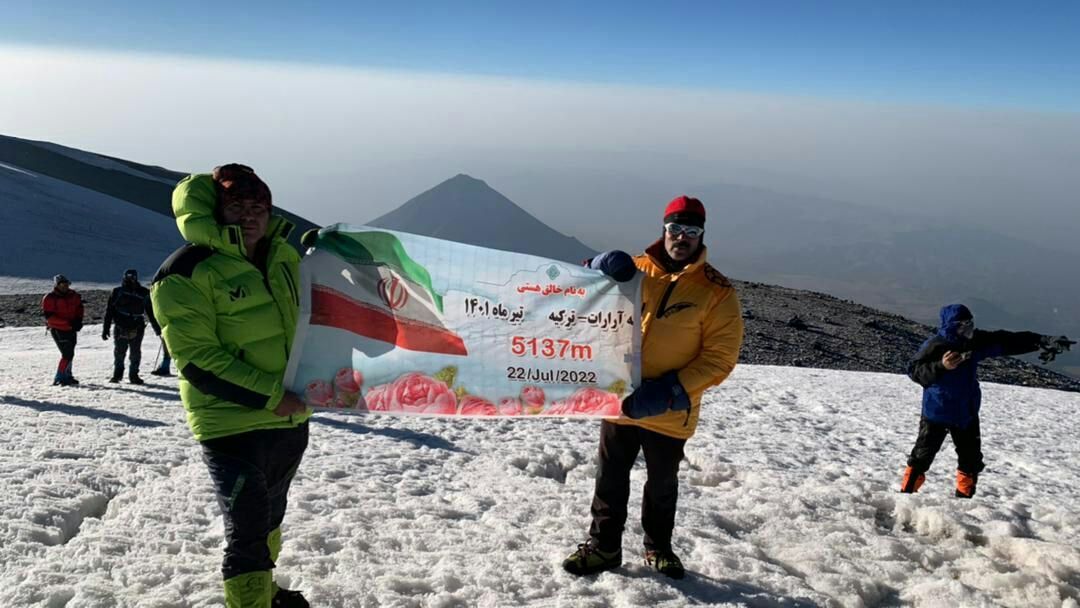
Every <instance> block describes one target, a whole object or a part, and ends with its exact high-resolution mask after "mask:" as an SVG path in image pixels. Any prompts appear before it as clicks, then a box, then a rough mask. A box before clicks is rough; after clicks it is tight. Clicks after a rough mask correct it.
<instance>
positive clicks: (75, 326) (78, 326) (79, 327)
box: [71, 320, 82, 333]
mask: <svg viewBox="0 0 1080 608" xmlns="http://www.w3.org/2000/svg"><path fill="white" fill-rule="evenodd" d="M71 329H73V330H75V333H79V332H80V331H82V321H81V320H80V321H72V322H71Z"/></svg>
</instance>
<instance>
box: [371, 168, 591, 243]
mask: <svg viewBox="0 0 1080 608" xmlns="http://www.w3.org/2000/svg"><path fill="white" fill-rule="evenodd" d="M368 224H370V225H372V226H378V227H381V228H390V229H392V230H401V231H404V232H411V233H413V234H421V235H424V236H430V237H434V238H440V239H446V240H450V241H457V242H459V243H467V244H470V245H478V246H481V247H489V248H492V249H501V250H504V251H516V252H519V253H528V254H532V255H539V256H543V257H547V258H554V259H557V260H565V261H569V262H573V263H578V262H580V261H581V260H583V259H585V258H588V257H591V256H592V255H594V254H595V252H594V251H593V250H591V249H589V248H588V247H586V246H584V245H582V244H581V242H580V241H578V240H577V239H574V238H572V237H568V236H566V235H564V234H562V233H560V232H558V231H556V230H555V229H553V228H551V227H550V226H548V225H546V224H544V223H543V222H541V221H540V220H538V219H536V218H535V217H533V216H532V215H531V214H529V213H528V212H527V211H525V210H524V209H522V208H521V207H519V206H518V205H517V204H515V203H514V202H513V201H512V200H510V199H509V198H507V197H506V196H504V195H503V194H502V193H500V192H499V191H498V190H495V189H494V188H492V187H491V186H489V185H488V184H487V182H485V181H484V180H482V179H477V178H475V177H472V176H471V175H467V174H465V173H458V174H457V175H455V176H454V177H451V178H450V179H447V180H445V181H443V182H441V183H439V184H437V185H436V186H434V187H432V188H430V189H428V190H426V191H424V192H422V193H421V194H418V195H417V196H415V197H413V198H412V199H410V200H408V201H407V202H406V203H405V204H403V205H402V206H400V207H398V208H397V209H395V210H394V211H391V212H390V213H387V214H386V215H383V216H381V217H379V218H377V219H375V220H372V221H370V222H368Z"/></svg>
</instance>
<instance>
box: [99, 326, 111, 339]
mask: <svg viewBox="0 0 1080 608" xmlns="http://www.w3.org/2000/svg"><path fill="white" fill-rule="evenodd" d="M101 339H102V340H108V339H109V328H108V327H106V328H104V329H102V330H101Z"/></svg>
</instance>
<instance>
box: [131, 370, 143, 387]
mask: <svg viewBox="0 0 1080 608" xmlns="http://www.w3.org/2000/svg"><path fill="white" fill-rule="evenodd" d="M128 382H130V383H131V384H146V383H145V382H143V379H142V378H140V377H139V372H135V371H133V372H131V375H130V376H128Z"/></svg>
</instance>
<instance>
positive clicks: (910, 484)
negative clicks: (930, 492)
mask: <svg viewBox="0 0 1080 608" xmlns="http://www.w3.org/2000/svg"><path fill="white" fill-rule="evenodd" d="M914 472H915V470H914V469H912V468H911V467H908V468H907V469H904V479H903V480H901V481H900V491H901V492H903V493H905V494H913V493H915V492H918V491H919V488H921V487H922V484H923V482H924V481H926V475H924V474H922V473H919V474H918V475H913V473H914Z"/></svg>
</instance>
